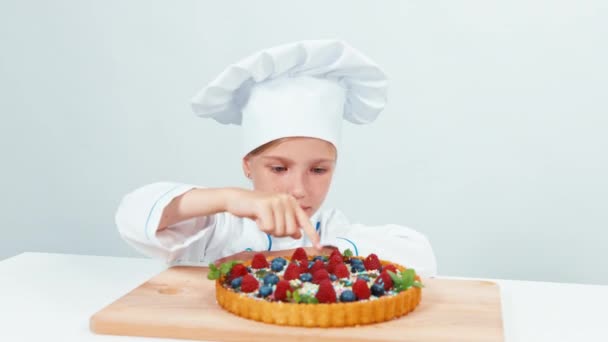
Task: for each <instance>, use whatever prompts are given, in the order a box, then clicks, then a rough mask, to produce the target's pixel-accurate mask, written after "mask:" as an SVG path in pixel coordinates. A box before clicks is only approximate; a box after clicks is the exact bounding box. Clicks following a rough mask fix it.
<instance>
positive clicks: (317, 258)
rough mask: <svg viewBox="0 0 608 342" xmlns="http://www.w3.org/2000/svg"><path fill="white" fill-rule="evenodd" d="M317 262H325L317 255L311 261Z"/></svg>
mask: <svg viewBox="0 0 608 342" xmlns="http://www.w3.org/2000/svg"><path fill="white" fill-rule="evenodd" d="M317 260H321V261H325V260H323V256H322V255H317V256H316V257H314V258H312V261H313V262H314V261H317Z"/></svg>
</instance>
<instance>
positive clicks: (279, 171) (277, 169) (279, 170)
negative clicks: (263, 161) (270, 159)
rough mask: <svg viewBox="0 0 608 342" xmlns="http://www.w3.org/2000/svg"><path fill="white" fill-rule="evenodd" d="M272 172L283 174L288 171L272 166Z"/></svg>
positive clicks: (282, 167) (281, 167) (284, 168)
mask: <svg viewBox="0 0 608 342" xmlns="http://www.w3.org/2000/svg"><path fill="white" fill-rule="evenodd" d="M270 170H272V172H274V173H281V172H285V171H287V168H286V167H284V166H271V167H270Z"/></svg>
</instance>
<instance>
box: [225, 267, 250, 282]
mask: <svg viewBox="0 0 608 342" xmlns="http://www.w3.org/2000/svg"><path fill="white" fill-rule="evenodd" d="M247 273H248V272H247V267H245V266H244V265H243V264H236V265H234V266H232V269H231V270H230V276H229V277H228V281H232V279H234V278H238V277H242V276H244V275H246V274H247Z"/></svg>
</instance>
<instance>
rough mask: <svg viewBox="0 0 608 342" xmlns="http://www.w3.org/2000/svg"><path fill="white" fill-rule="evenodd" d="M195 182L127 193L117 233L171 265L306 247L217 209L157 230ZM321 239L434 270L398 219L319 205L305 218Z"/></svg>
mask: <svg viewBox="0 0 608 342" xmlns="http://www.w3.org/2000/svg"><path fill="white" fill-rule="evenodd" d="M194 188H201V187H200V186H195V185H189V184H180V183H171V182H159V183H153V184H149V185H145V186H143V187H141V188H138V189H136V190H135V191H133V192H131V193H129V194H127V195H126V196H125V197H124V198H123V199H122V201H121V203H120V206H119V208H118V211H117V212H116V225H117V226H118V231H119V232H120V235H121V236H122V237H123V238H124V239H125V240H126V241H127V242H128V243H129V244H130V245H132V246H133V247H134V248H136V249H137V250H139V251H140V252H142V253H143V254H145V255H147V256H150V257H155V258H160V259H163V260H165V261H166V262H167V263H168V264H171V265H205V266H206V265H208V264H209V263H211V262H213V261H215V260H217V259H219V258H222V257H225V256H228V255H232V254H235V253H238V252H242V251H246V250H247V251H277V250H284V249H291V248H297V247H310V246H312V243H311V242H310V241H309V239H308V238H307V237H306V236H305V234H302V238H300V239H293V238H291V237H273V236H270V235H268V234H266V233H264V232H262V231H261V230H259V229H258V227H257V225H256V223H255V222H254V221H253V220H250V219H246V218H241V217H237V216H234V215H232V214H230V213H228V212H222V213H218V214H213V215H209V216H204V217H195V218H192V219H189V220H185V221H182V222H179V223H176V224H174V225H171V226H169V227H167V228H166V229H163V230H161V231H159V232H157V228H158V224H159V222H160V219H161V215H162V212H163V210H164V208H165V207H166V206H167V204H169V203H170V202H171V201H172V200H173V198H175V197H177V196H180V195H182V194H183V193H185V192H187V191H189V190H191V189H194ZM310 220H311V223H312V226H313V227H315V228H316V229H317V232H318V234H319V236H320V239H321V245H332V246H336V247H338V248H339V249H340V250H341V251H344V250H346V249H347V248H348V249H350V250H351V251H352V252H353V254H354V255H359V256H364V257H365V256H367V255H369V254H371V253H375V254H377V255H378V257H379V258H380V259H384V260H390V261H393V262H395V263H398V264H401V265H404V266H406V267H408V268H414V269H415V270H416V272H417V273H418V274H420V275H421V276H425V277H428V276H434V275H436V273H437V264H436V260H435V255H434V253H433V249H432V248H431V245H430V243H429V241H428V239H427V238H426V237H425V236H424V235H422V234H421V233H419V232H417V231H415V230H413V229H410V228H407V227H403V226H399V225H393V224H387V225H380V226H367V225H362V224H353V223H350V222H349V221H348V219H347V218H346V217H345V216H344V215H343V214H342V212H340V211H339V210H335V209H331V210H319V211H317V213H315V214H314V215H313V216H312V217H311V218H310Z"/></svg>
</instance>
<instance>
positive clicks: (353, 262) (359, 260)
mask: <svg viewBox="0 0 608 342" xmlns="http://www.w3.org/2000/svg"><path fill="white" fill-rule="evenodd" d="M350 263H351V264H352V265H353V266H354V265H363V260H361V259H350Z"/></svg>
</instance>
